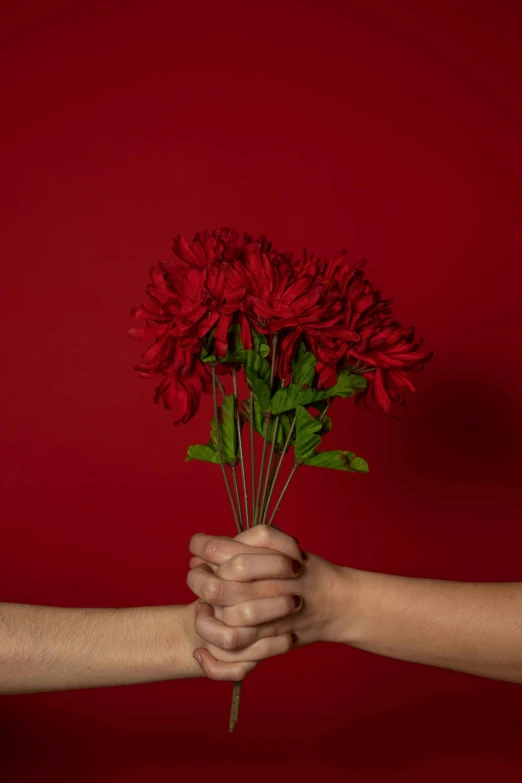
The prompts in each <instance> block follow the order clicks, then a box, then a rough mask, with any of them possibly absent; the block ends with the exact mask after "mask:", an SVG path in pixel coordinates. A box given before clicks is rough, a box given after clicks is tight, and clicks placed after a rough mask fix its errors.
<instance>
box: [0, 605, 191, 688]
mask: <svg viewBox="0 0 522 783" xmlns="http://www.w3.org/2000/svg"><path fill="white" fill-rule="evenodd" d="M192 625H193V608H192V607H191V606H188V607H185V606H158V607H139V608H131V609H68V608H59V607H47V606H32V605H25V604H6V603H0V693H28V692H34V691H54V690H65V689H74V688H95V687H104V686H113V685H130V684H133V683H142V682H153V681H156V680H167V679H177V678H181V677H194V676H196V677H197V676H201V669H200V667H199V666H198V665H197V663H196V662H195V661H194V659H193V658H192V649H193V646H194V644H193V641H192V639H191V638H190V633H191V632H190V629H191V627H192Z"/></svg>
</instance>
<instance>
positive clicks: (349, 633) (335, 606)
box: [323, 566, 366, 645]
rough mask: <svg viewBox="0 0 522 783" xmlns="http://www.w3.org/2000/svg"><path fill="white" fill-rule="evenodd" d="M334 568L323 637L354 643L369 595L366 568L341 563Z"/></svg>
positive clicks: (359, 634)
mask: <svg viewBox="0 0 522 783" xmlns="http://www.w3.org/2000/svg"><path fill="white" fill-rule="evenodd" d="M333 568H334V574H333V578H332V584H331V589H330V590H329V595H328V609H327V614H328V617H329V622H328V624H327V626H326V628H325V631H326V633H325V638H324V639H323V641H329V642H340V643H341V644H350V645H354V644H357V642H358V641H359V639H360V637H361V634H362V621H363V618H364V605H363V604H364V599H365V595H366V586H365V579H364V576H365V572H364V571H358V570H357V569H355V568H346V567H342V566H333Z"/></svg>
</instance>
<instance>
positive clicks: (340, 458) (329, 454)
mask: <svg viewBox="0 0 522 783" xmlns="http://www.w3.org/2000/svg"><path fill="white" fill-rule="evenodd" d="M304 462H305V464H306V465H312V466H313V467H316V468H333V469H334V470H347V471H349V472H350V473H368V472H369V468H368V463H367V462H366V460H364V459H363V458H362V457H356V456H355V454H354V453H353V451H340V450H337V451H322V452H320V453H319V454H314V455H313V456H312V457H309V458H307V459H305V460H304Z"/></svg>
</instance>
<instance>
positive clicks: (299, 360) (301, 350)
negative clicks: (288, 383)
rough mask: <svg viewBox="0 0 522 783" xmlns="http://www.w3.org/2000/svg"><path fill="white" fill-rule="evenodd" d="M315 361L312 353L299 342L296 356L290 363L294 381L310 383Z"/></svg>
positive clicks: (312, 377)
mask: <svg viewBox="0 0 522 783" xmlns="http://www.w3.org/2000/svg"><path fill="white" fill-rule="evenodd" d="M316 363H317V359H316V358H315V356H314V355H313V353H310V351H307V350H306V346H305V344H304V343H302V342H300V343H299V346H298V348H297V357H296V358H295V359H294V361H293V363H292V369H293V371H294V383H300V384H308V385H310V384H311V383H312V381H313V379H314V374H315V365H316Z"/></svg>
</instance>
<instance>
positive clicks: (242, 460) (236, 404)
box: [232, 367, 250, 528]
mask: <svg viewBox="0 0 522 783" xmlns="http://www.w3.org/2000/svg"><path fill="white" fill-rule="evenodd" d="M232 383H233V389H234V416H235V418H236V426H237V443H238V447H239V461H240V463H241V477H242V479H243V500H244V501H245V520H246V527H247V528H248V527H250V520H249V512H248V490H247V481H246V470H245V455H244V453H243V438H242V437H241V419H240V417H239V401H238V396H237V378H236V368H235V367H232ZM240 508H241V507H240ZM241 521H243V520H241Z"/></svg>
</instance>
